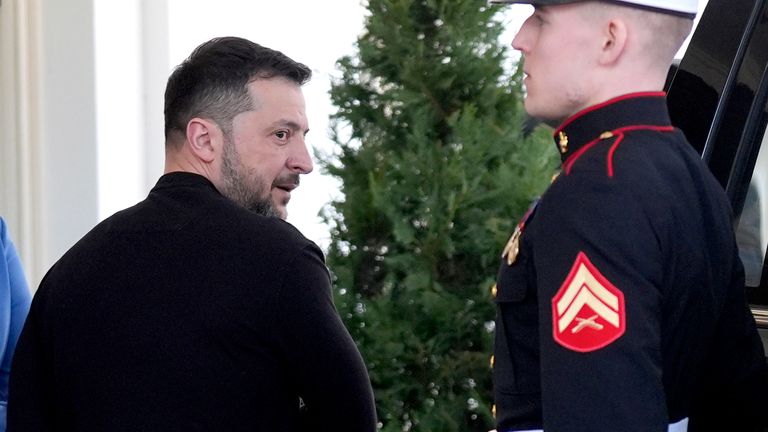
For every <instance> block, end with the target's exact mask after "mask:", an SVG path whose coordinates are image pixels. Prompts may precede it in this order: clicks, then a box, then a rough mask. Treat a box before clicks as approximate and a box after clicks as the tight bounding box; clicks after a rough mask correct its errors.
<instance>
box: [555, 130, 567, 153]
mask: <svg viewBox="0 0 768 432" xmlns="http://www.w3.org/2000/svg"><path fill="white" fill-rule="evenodd" d="M557 145H558V147H560V153H563V154H565V153H566V152H567V151H568V135H566V134H565V132H563V131H560V132H558V133H557Z"/></svg>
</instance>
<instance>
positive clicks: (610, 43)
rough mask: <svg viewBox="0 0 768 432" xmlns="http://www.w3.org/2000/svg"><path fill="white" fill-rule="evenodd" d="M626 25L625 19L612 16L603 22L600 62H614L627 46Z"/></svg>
mask: <svg viewBox="0 0 768 432" xmlns="http://www.w3.org/2000/svg"><path fill="white" fill-rule="evenodd" d="M628 33H629V32H628V27H627V23H626V21H624V20H623V19H620V18H613V19H611V20H610V21H608V22H607V23H606V24H605V27H604V31H603V45H602V47H601V48H602V51H601V53H600V64H602V65H610V64H614V63H616V62H617V61H618V60H619V58H620V57H621V55H622V54H623V53H624V51H625V50H626V48H627V35H628Z"/></svg>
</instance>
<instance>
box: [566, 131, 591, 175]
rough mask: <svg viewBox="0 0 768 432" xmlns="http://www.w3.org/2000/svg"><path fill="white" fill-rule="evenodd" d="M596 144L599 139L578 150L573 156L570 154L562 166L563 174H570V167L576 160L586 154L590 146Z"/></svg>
mask: <svg viewBox="0 0 768 432" xmlns="http://www.w3.org/2000/svg"><path fill="white" fill-rule="evenodd" d="M598 142H600V138H597V139H596V140H594V141H591V142H589V143H587V144H586V145H585V146H584V147H582V148H580V149H578V150H577V151H576V152H575V153H574V154H572V155H571V156H570V157H568V160H567V161H565V163H564V164H563V169H564V170H565V174H566V175H568V174H570V173H571V167H573V164H574V162H576V160H577V159H578V158H580V157H581V155H583V154H584V153H586V152H587V150H589V149H591V148H592V146H594V145H595V144H597V143H598Z"/></svg>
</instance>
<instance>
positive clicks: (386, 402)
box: [321, 0, 556, 432]
mask: <svg viewBox="0 0 768 432" xmlns="http://www.w3.org/2000/svg"><path fill="white" fill-rule="evenodd" d="M367 9H368V12H369V15H368V17H367V19H366V25H365V30H364V33H363V34H362V36H360V38H359V39H358V41H357V53H356V55H355V56H354V57H344V58H342V59H340V60H339V62H338V66H339V69H340V71H341V75H340V78H338V79H337V80H336V82H335V83H334V85H333V87H332V90H331V96H332V100H333V103H334V105H335V106H336V107H337V109H338V111H337V113H336V114H335V116H334V122H335V127H334V128H333V131H334V139H335V141H336V143H337V144H338V149H339V150H338V152H337V153H336V154H333V155H325V156H321V159H322V160H323V162H322V165H323V167H324V169H325V170H326V171H327V172H328V173H329V174H331V175H333V176H335V177H337V178H338V179H340V180H341V183H342V192H343V199H341V200H339V201H336V202H333V203H331V204H330V205H329V207H328V208H326V211H325V213H324V214H325V218H326V222H327V223H329V224H330V226H331V227H332V233H331V245H330V248H329V251H328V263H329V266H330V268H331V270H332V272H333V277H334V285H335V286H334V290H335V293H334V294H335V297H336V303H337V307H338V308H339V311H340V313H341V314H342V317H343V318H344V319H345V322H346V324H347V326H348V327H349V329H350V331H351V333H352V336H353V337H354V339H355V340H356V341H357V343H358V346H359V348H360V350H361V352H362V354H363V357H364V358H365V360H366V364H367V366H368V370H369V372H370V375H371V379H372V382H373V386H374V392H375V395H376V403H377V410H378V414H379V419H380V422H381V423H382V430H383V431H408V430H413V431H428V432H431V431H487V430H488V429H489V428H491V426H492V424H493V421H492V417H491V404H492V402H493V401H492V399H493V397H492V391H491V389H492V387H491V370H490V367H489V357H490V355H491V351H492V332H493V318H494V305H493V301H492V299H491V298H490V295H489V289H490V287H491V286H492V285H493V281H494V279H495V275H496V271H497V268H498V265H499V262H500V252H501V250H502V248H503V245H504V243H505V242H506V240H507V239H508V237H509V235H510V234H511V233H512V230H513V228H514V225H515V224H516V223H517V220H518V219H519V217H520V216H521V215H522V213H523V212H524V211H525V210H526V209H527V207H528V205H529V203H530V201H531V199H532V198H534V197H535V196H536V195H537V194H539V193H541V191H543V189H544V188H545V187H546V185H547V184H548V183H549V179H550V177H551V174H552V173H553V172H554V167H555V161H556V155H555V152H554V145H553V144H552V141H551V137H550V135H549V133H550V131H549V130H546V129H541V128H539V129H536V130H534V131H533V133H532V134H525V133H524V126H525V115H524V111H523V109H522V103H521V98H522V96H521V72H520V70H519V69H518V70H514V71H505V68H504V63H505V61H506V55H507V49H506V48H504V47H503V46H502V45H501V44H500V42H499V38H500V34H501V32H502V30H503V23H502V22H501V21H500V18H499V17H498V16H497V14H498V13H500V11H501V10H500V9H498V8H495V7H489V6H487V5H486V1H485V0H368V2H367Z"/></svg>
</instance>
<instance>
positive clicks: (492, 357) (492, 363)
mask: <svg viewBox="0 0 768 432" xmlns="http://www.w3.org/2000/svg"><path fill="white" fill-rule="evenodd" d="M494 364H496V356H494V355H492V356H491V369H493V365H494Z"/></svg>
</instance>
